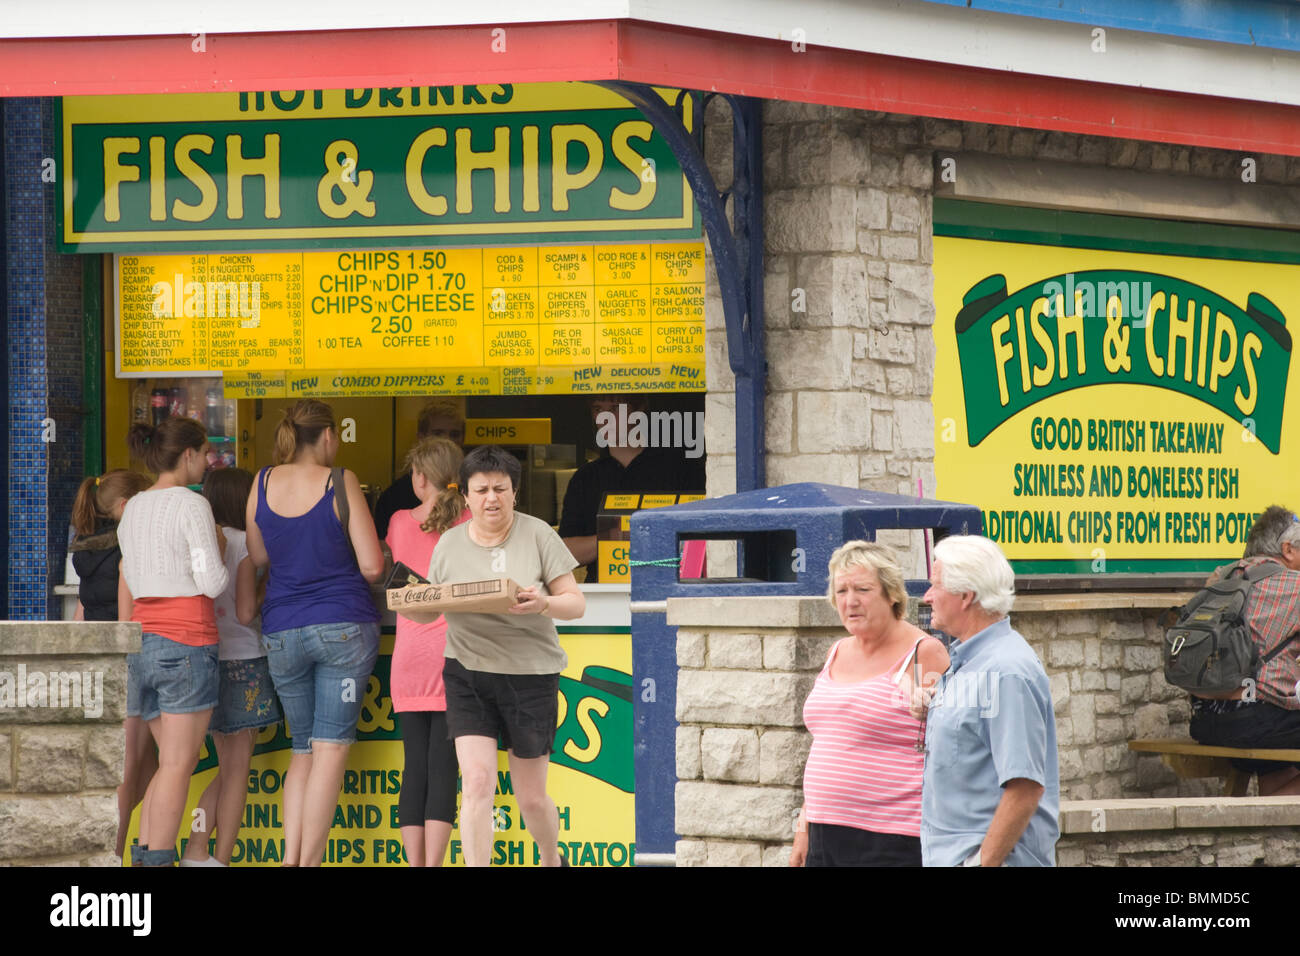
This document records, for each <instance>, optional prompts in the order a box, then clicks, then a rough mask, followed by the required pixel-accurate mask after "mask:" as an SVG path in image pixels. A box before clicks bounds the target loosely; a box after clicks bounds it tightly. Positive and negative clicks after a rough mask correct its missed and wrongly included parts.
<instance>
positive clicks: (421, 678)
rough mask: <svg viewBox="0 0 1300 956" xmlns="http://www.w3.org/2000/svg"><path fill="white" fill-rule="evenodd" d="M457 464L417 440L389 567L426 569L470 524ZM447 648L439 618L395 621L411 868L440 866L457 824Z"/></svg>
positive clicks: (402, 817) (452, 452)
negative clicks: (448, 537)
mask: <svg viewBox="0 0 1300 956" xmlns="http://www.w3.org/2000/svg"><path fill="white" fill-rule="evenodd" d="M463 460H464V455H463V454H462V453H461V450H460V448H459V447H457V446H456V445H455V444H454V443H453V442H450V441H448V440H447V439H445V438H424V439H421V440H420V442H419V443H418V444H416V446H415V447H414V448H412V449H411V452H410V454H408V455H407V456H406V467H407V469H408V470H409V471H410V472H411V486H412V487H413V488H414V489H415V494H416V497H418V498H419V499H420V506H419V507H418V508H413V509H411V510H409V511H398V512H395V513H394V514H393V516H392V518H391V519H390V521H389V523H388V536H387V538H386V539H385V540H386V542H387V544H388V547H389V550H391V551H392V552H393V560H394V561H401V562H402V563H403V564H405V565H407V566H408V567H411V568H419V569H420V570H423V569H425V568H427V567H428V566H429V561H430V559H431V558H432V557H433V548H434V545H436V544H437V543H438V539H439V537H441V535H442V533H443V532H444V531H446V530H447V529H448V528H451V527H453V526H454V525H458V524H461V523H462V522H465V521H468V520H469V512H468V511H467V510H466V508H465V499H464V498H463V497H462V496H461V493H460V487H459V485H458V483H457V476H458V475H459V474H460V465H461V462H462V461H463ZM446 646H447V622H446V621H445V620H444V619H443V618H441V617H440V618H438V619H437V620H436V621H433V622H432V623H429V624H420V623H418V622H416V621H412V620H410V619H409V618H405V617H403V616H402V615H400V614H399V615H397V640H396V643H395V644H394V646H393V661H392V670H391V681H392V698H393V710H395V711H397V713H398V714H399V715H400V717H399V719H400V727H401V733H402V749H403V752H404V755H405V758H406V766H405V769H404V770H403V771H402V790H401V794H400V796H399V797H398V800H397V815H398V826H399V827H400V828H401V831H402V843H403V845H404V846H405V847H406V859H407V861H408V862H409V863H410V864H411V866H442V859H443V856H444V855H445V854H446V852H447V841H448V840H449V839H450V838H451V828H452V824H453V823H454V822H455V820H456V773H457V769H458V768H457V764H456V745H455V744H454V743H453V742H452V741H450V740H448V739H447V692H446V689H445V688H444V687H443V683H442V662H443V651H444V649H445V648H446Z"/></svg>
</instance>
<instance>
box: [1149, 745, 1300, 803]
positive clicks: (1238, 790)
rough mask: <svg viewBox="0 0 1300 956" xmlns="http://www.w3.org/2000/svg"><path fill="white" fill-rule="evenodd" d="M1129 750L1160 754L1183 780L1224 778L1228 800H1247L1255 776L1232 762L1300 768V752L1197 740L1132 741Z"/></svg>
mask: <svg viewBox="0 0 1300 956" xmlns="http://www.w3.org/2000/svg"><path fill="white" fill-rule="evenodd" d="M1128 749H1129V750H1133V751H1136V752H1138V753H1154V754H1159V755H1160V759H1161V760H1163V761H1164V764H1165V766H1166V767H1168V768H1169V769H1170V770H1172V771H1173V772H1174V773H1175V774H1177V775H1178V778H1179V779H1180V780H1185V779H1187V778H1189V777H1222V778H1223V795H1224V796H1225V797H1244V796H1245V795H1246V788H1247V787H1248V786H1249V785H1250V778H1251V774H1250V773H1249V772H1247V771H1245V770H1238V769H1237V768H1236V767H1234V766H1233V765H1232V763H1231V758H1236V759H1237V760H1277V761H1280V762H1282V763H1294V764H1300V750H1277V749H1263V748H1254V749H1241V748H1237V747H1211V746H1208V745H1206V744H1198V743H1197V742H1196V741H1194V740H1185V739H1177V738H1161V739H1153V740H1130V741H1129V742H1128Z"/></svg>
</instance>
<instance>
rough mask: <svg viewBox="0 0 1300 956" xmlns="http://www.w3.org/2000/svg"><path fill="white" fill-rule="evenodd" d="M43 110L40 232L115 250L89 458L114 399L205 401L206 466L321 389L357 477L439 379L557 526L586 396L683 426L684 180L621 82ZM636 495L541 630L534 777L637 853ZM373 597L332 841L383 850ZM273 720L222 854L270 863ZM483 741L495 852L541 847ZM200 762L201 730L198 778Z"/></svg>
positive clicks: (690, 377)
mask: <svg viewBox="0 0 1300 956" xmlns="http://www.w3.org/2000/svg"><path fill="white" fill-rule="evenodd" d="M665 95H667V93H666V94H665ZM686 119H687V122H688V123H689V122H691V118H690V117H689V115H688V116H687V118H686ZM60 122H61V126H60V131H61V137H62V138H61V148H62V155H63V161H64V162H65V164H66V166H67V168H68V169H71V170H72V171H73V175H72V176H69V177H67V179H66V180H65V182H64V191H63V196H62V205H61V212H62V217H61V221H60V228H61V231H60V234H59V235H60V240H61V243H62V246H63V248H64V250H66V251H68V252H76V253H79V254H83V255H96V256H99V255H102V256H103V257H104V262H105V264H106V267H107V268H106V281H105V290H106V296H105V300H104V301H105V307H104V309H103V342H104V368H103V380H102V389H103V393H102V394H103V400H104V409H105V418H104V421H105V424H104V436H105V438H104V442H105V445H104V454H105V459H106V461H107V464H108V466H109V467H135V468H137V469H141V468H142V464H141V463H140V462H134V461H131V460H130V459H129V455H128V452H127V450H126V447H125V444H124V443H123V442H121V441H120V440H119V438H120V436H122V435H124V434H125V433H126V431H127V429H128V427H129V425H130V424H131V423H132V422H135V421H149V422H151V423H153V424H156V423H158V422H159V421H161V420H162V419H163V418H165V417H167V416H169V415H189V416H191V417H195V418H198V419H199V420H200V421H202V422H203V423H204V424H205V426H206V427H207V428H208V431H209V434H210V435H211V442H212V448H213V452H212V455H211V456H210V457H211V465H212V467H227V466H232V465H239V466H242V467H245V468H248V469H249V470H252V471H255V470H256V469H257V468H258V467H261V466H263V465H265V464H269V463H270V460H271V441H272V434H273V431H274V428H275V425H276V423H277V422H278V419H279V411H280V408H281V407H282V406H284V405H287V404H290V403H291V402H292V401H294V400H296V399H298V398H300V397H314V398H322V399H325V400H327V401H329V402H330V403H331V404H332V406H333V408H334V410H335V414H336V417H337V419H338V421H339V424H340V434H341V439H342V442H343V445H342V451H341V453H340V455H339V459H338V462H339V464H341V465H343V466H345V467H348V468H351V469H352V470H354V471H355V472H356V473H357V475H358V476H359V478H360V480H361V483H362V485H363V490H365V491H367V493H368V494H369V495H370V496H371V500H372V504H373V498H374V496H375V495H377V494H378V492H379V491H380V490H381V489H383V488H384V487H386V486H388V485H389V484H390V483H391V482H392V480H393V478H394V476H395V475H398V474H400V473H401V472H402V470H403V465H402V459H403V457H404V455H405V452H406V449H407V448H408V447H409V446H410V445H411V444H412V443H413V442H414V440H415V437H416V434H415V428H416V418H417V415H418V413H419V411H420V409H421V407H422V406H423V405H424V404H425V403H426V402H428V401H429V400H430V399H434V398H438V399H445V400H448V401H450V402H452V403H453V404H454V405H456V406H457V407H459V408H463V409H464V417H465V420H466V428H465V431H466V433H465V436H464V441H465V444H466V445H467V446H469V445H474V444H485V443H492V444H500V445H503V446H505V447H507V448H509V449H510V450H511V451H512V452H514V453H515V454H517V455H518V457H519V458H520V461H521V465H522V467H523V475H524V477H523V480H522V486H521V488H520V495H519V502H520V505H519V506H520V508H521V510H524V511H526V512H527V513H529V514H532V515H535V516H537V517H541V518H543V519H544V520H546V521H547V522H549V523H550V524H552V525H557V524H558V522H559V520H560V512H561V506H562V505H563V502H564V498H565V490H566V487H567V484H568V481H569V479H570V478H571V477H572V476H573V475H574V473H575V470H576V469H577V468H578V467H579V466H580V465H581V464H583V462H584V461H586V460H587V458H588V457H589V456H591V455H594V453H596V452H598V451H599V447H600V442H599V440H598V439H599V438H600V436H599V432H598V430H597V429H596V427H595V425H594V424H593V421H592V415H591V412H590V410H589V408H588V397H589V396H596V395H605V396H614V397H617V396H618V395H619V394H636V395H641V396H646V397H647V398H648V400H649V402H650V403H651V404H652V405H653V406H654V408H655V409H656V411H657V412H658V413H660V414H664V415H669V414H671V415H674V416H675V418H676V419H677V420H678V421H680V420H681V419H682V418H683V417H684V418H685V419H686V420H687V422H688V424H689V423H690V422H693V421H694V419H695V417H696V415H697V414H698V413H700V412H701V411H702V408H703V404H702V403H703V390H704V388H705V375H704V360H703V353H704V328H703V325H704V314H703V306H704V268H705V261H704V245H703V242H702V237H701V230H700V223H699V218H698V214H697V212H696V208H695V203H694V200H693V198H692V195H691V192H690V189H689V188H688V186H687V184H686V181H685V178H684V176H683V174H682V171H681V169H680V168H679V166H678V165H677V163H676V161H675V159H674V158H673V154H672V152H671V150H670V149H668V148H667V146H666V144H665V143H664V142H663V140H662V138H661V137H659V136H658V135H656V134H655V132H654V130H653V128H652V127H651V125H650V123H648V122H646V121H645V120H644V118H642V117H641V114H640V113H639V112H638V111H637V110H636V109H635V108H634V107H633V106H632V105H631V104H629V103H628V102H627V101H625V100H623V99H622V98H621V97H619V96H618V95H616V94H614V93H611V92H608V91H606V90H603V89H600V88H598V87H588V86H581V85H561V84H537V85H510V84H505V85H499V86H477V87H476V86H455V87H425V88H422V87H411V88H407V89H397V90H393V89H378V90H365V89H363V90H317V91H311V92H306V93H304V92H302V91H296V92H293V93H281V92H272V93H269V94H264V93H251V94H250V93H238V94H236V93H231V94H194V95H168V96H122V97H113V96H110V97H67V98H64V99H63V100H62V102H61V104H60ZM634 414H635V413H634ZM623 417H624V419H626V417H627V416H626V412H624V416H623ZM624 427H626V422H624ZM670 437H671V436H670ZM701 438H702V436H701ZM700 450H701V451H702V449H700ZM697 454H698V452H697ZM702 474H703V470H702V468H701V469H700V475H701V481H700V482H699V484H698V486H692V487H681V488H676V489H673V493H670V494H666V495H665V494H663V493H662V492H663V491H664V489H663V488H662V487H660V486H659V485H655V486H654V487H647V488H646V489H645V491H646V492H650V491H654V492H659V494H658V495H657V496H656V497H654V498H653V499H652V500H651V501H650V503H649V504H647V505H646V506H650V504H654V503H659V504H673V503H676V502H677V500H678V497H679V495H681V496H685V497H687V498H688V499H689V498H691V497H699V496H701V495H702V494H703V490H704V489H703V486H702ZM610 497H611V498H614V497H615V496H610ZM641 497H642V496H641V495H637V494H632V495H631V498H632V499H634V504H633V507H632V508H630V509H629V508H627V507H626V504H627V499H628V495H627V494H626V493H625V494H623V495H622V496H621V500H616V501H615V500H611V501H610V502H609V509H608V515H609V516H610V518H611V519H612V520H611V521H602V523H601V527H602V528H603V529H604V531H603V532H602V535H603V537H604V539H605V540H602V541H600V542H599V546H600V555H601V558H600V560H599V561H598V562H597V564H596V567H597V568H598V573H597V575H596V576H593V577H589V578H588V580H587V581H585V582H583V584H582V587H583V588H584V589H585V590H586V591H587V613H586V615H585V616H584V617H583V618H582V619H580V620H577V621H572V622H564V623H563V624H561V626H560V628H559V629H560V633H561V640H562V642H563V644H564V646H565V649H566V651H567V653H568V656H569V660H570V669H569V670H568V671H566V672H565V674H564V675H563V676H562V678H561V701H560V726H559V729H558V730H557V737H556V746H555V753H554V757H553V758H552V784H551V787H552V793H553V795H554V797H555V799H556V801H557V803H558V804H559V806H560V824H561V839H562V841H563V842H564V843H565V844H566V852H568V853H569V854H570V858H571V859H572V860H573V862H574V863H575V864H587V865H606V866H629V865H632V864H633V863H634V861H635V834H634V831H633V820H632V800H633V797H632V790H633V785H632V763H631V760H632V743H631V732H632V715H631V711H632V677H631V650H630V634H629V627H630V618H629V610H628V583H627V582H628V579H629V566H628V561H627V555H626V543H625V542H626V527H625V526H626V521H627V517H628V516H629V515H630V514H631V513H633V512H634V511H635V509H636V507H638V506H640V499H641ZM645 497H646V498H647V499H651V497H652V496H650V495H649V494H647V495H646V496H645ZM615 506H617V507H615ZM599 507H601V509H602V513H606V512H605V503H604V502H602V503H601V504H600V505H599ZM593 517H594V516H593ZM420 570H423V569H420ZM74 593H75V591H74ZM386 621H387V626H386V628H385V636H384V637H383V638H382V645H381V657H380V660H379V664H378V665H377V667H376V669H375V673H374V675H373V676H372V677H371V678H370V683H369V686H368V687H367V688H366V689H365V691H364V705H363V708H362V716H361V721H360V725H359V737H358V744H357V746H356V747H355V748H354V749H353V751H352V753H351V755H350V758H349V760H350V763H349V769H348V771H347V774H346V776H345V779H344V787H343V794H342V797H341V800H340V805H339V809H338V816H337V818H336V820H335V829H334V831H333V832H332V834H331V839H330V843H329V846H328V848H327V852H326V860H327V862H331V863H341V864H349V863H350V864H398V863H401V862H402V849H401V840H400V836H399V834H398V832H397V829H396V822H395V821H396V792H397V789H398V778H399V775H400V768H401V763H402V754H401V744H400V728H399V726H398V722H397V719H396V718H395V716H394V714H393V713H392V710H391V706H392V702H391V700H390V699H389V696H388V678H389V662H390V655H391V652H392V641H393V636H392V626H393V618H392V614H391V612H390V613H389V615H388V617H387V618H386ZM287 747H288V740H287V738H286V736H285V733H284V729H283V726H282V725H281V726H277V727H273V728H269V729H268V730H266V731H264V732H263V734H262V736H261V738H260V739H259V740H258V742H257V748H256V755H255V757H254V763H253V771H252V774H251V775H250V794H249V802H248V807H247V810H246V817H245V821H244V827H243V829H242V830H241V834H240V839H239V842H238V844H237V845H236V848H235V851H234V856H233V859H232V862H235V863H250V864H257V863H260V864H274V863H276V862H278V859H279V854H280V853H281V852H282V848H281V846H280V843H279V841H278V838H277V835H276V830H277V825H278V820H277V815H278V814H279V812H280V808H279V801H280V798H279V794H278V791H279V788H280V785H281V779H282V774H283V772H284V770H285V769H286V767H287V763H288V750H287ZM501 760H502V763H501V768H502V769H501V773H500V780H499V787H498V790H499V794H500V802H499V805H498V812H497V817H496V825H497V828H498V831H499V833H498V839H497V843H496V854H495V860H494V862H496V863H501V864H520V863H525V864H532V863H534V862H535V861H536V859H537V851H536V847H535V844H533V843H532V842H531V840H530V838H529V834H528V832H527V831H526V830H523V829H522V828H521V820H520V816H519V812H518V808H517V806H515V805H514V804H513V803H512V802H511V799H512V788H511V782H510V774H509V771H508V769H506V764H505V756H504V754H503V755H502V758H501ZM214 765H215V758H214V756H213V755H212V754H211V753H210V752H209V751H207V750H205V752H204V759H203V761H202V762H201V763H200V765H199V767H198V769H197V770H196V772H195V775H194V778H193V785H192V793H191V796H192V797H194V798H197V796H198V794H199V793H200V792H201V791H202V789H203V788H204V786H206V784H207V782H208V780H209V779H210V777H211V776H212V774H213V773H215V770H214V769H213V768H214ZM449 856H450V861H451V862H453V863H454V862H457V860H458V859H459V841H458V840H457V839H456V835H455V834H453V842H452V846H451V849H450V852H449Z"/></svg>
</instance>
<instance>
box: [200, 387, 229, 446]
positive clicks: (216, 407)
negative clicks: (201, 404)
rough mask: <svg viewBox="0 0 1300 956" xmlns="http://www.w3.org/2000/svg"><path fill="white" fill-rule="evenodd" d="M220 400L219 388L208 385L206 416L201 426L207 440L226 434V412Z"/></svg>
mask: <svg viewBox="0 0 1300 956" xmlns="http://www.w3.org/2000/svg"><path fill="white" fill-rule="evenodd" d="M223 404H224V403H223V402H222V399H221V386H220V385H209V386H208V394H207V405H206V406H205V408H206V414H205V416H204V419H203V426H204V427H205V428H206V429H207V430H208V437H209V438H222V437H224V436H225V434H226V410H225V408H224V407H223Z"/></svg>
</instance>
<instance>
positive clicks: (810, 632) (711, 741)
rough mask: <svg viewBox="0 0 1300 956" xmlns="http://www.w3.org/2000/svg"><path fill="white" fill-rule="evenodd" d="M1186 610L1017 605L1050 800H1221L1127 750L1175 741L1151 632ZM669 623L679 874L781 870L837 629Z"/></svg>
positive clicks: (1174, 701)
mask: <svg viewBox="0 0 1300 956" xmlns="http://www.w3.org/2000/svg"><path fill="white" fill-rule="evenodd" d="M1188 596H1189V595H1186V594H1180V593H1165V594H1149V593H1148V594H1142V593H1134V594H1093V595H1022V596H1021V597H1019V598H1018V599H1017V609H1016V610H1015V611H1013V612H1012V615H1011V621H1012V626H1013V627H1015V628H1016V629H1017V630H1018V631H1020V632H1021V633H1022V634H1023V635H1024V637H1025V638H1026V640H1027V641H1028V642H1029V643H1030V645H1031V646H1032V647H1033V649H1034V651H1035V653H1037V654H1038V656H1039V659H1040V660H1042V661H1043V663H1044V667H1045V669H1046V671H1047V673H1048V677H1049V679H1050V681H1051V688H1052V700H1053V703H1054V706H1055V716H1056V724H1057V739H1058V765H1059V768H1060V776H1061V798H1062V800H1080V801H1097V800H1105V799H1109V798H1148V799H1149V798H1157V797H1160V798H1172V797H1179V798H1182V797H1205V796H1211V795H1213V794H1216V793H1218V792H1219V788H1220V786H1221V784H1220V782H1219V781H1217V780H1215V779H1207V780H1185V781H1179V780H1177V779H1176V778H1175V777H1174V775H1173V773H1172V772H1171V771H1169V770H1168V769H1167V768H1166V767H1165V766H1164V765H1163V764H1162V763H1161V762H1160V758H1159V757H1158V756H1157V755H1154V754H1143V755H1140V756H1139V755H1138V754H1135V753H1133V752H1132V751H1130V750H1129V749H1128V741H1129V740H1131V739H1135V738H1139V737H1179V736H1186V735H1187V721H1188V718H1189V711H1188V704H1187V697H1186V695H1185V694H1183V693H1182V692H1181V691H1179V690H1177V689H1175V688H1172V687H1169V686H1168V685H1166V684H1165V682H1164V677H1163V674H1162V661H1161V651H1160V640H1161V636H1162V634H1163V630H1164V627H1163V625H1162V624H1161V623H1160V619H1161V617H1162V616H1163V615H1164V614H1165V613H1166V612H1167V611H1168V609H1169V608H1172V607H1175V606H1178V605H1181V604H1182V603H1183V602H1184V601H1185V600H1186V599H1187V597H1188ZM668 623H669V624H670V625H675V626H676V627H677V666H678V679H677V721H678V725H679V726H678V729H677V740H676V747H677V781H678V782H677V789H676V828H677V833H678V834H679V836H680V839H679V842H678V844H677V864H678V865H679V866H693V865H711V866H712V865H754V866H757V865H784V864H785V863H786V862H787V861H788V859H789V847H790V844H791V842H792V840H793V824H794V819H795V814H796V813H797V811H798V809H799V807H800V806H802V804H803V795H802V783H803V770H804V763H805V761H806V760H807V755H808V748H809V746H810V744H811V738H810V737H809V735H808V733H807V731H806V730H805V729H804V726H803V717H802V714H803V703H804V700H805V699H806V698H807V696H808V693H809V691H810V690H811V688H812V684H813V681H814V679H815V678H816V675H817V672H818V671H819V670H820V669H821V667H822V665H823V663H824V662H825V660H826V655H827V654H828V653H829V650H830V646H831V644H832V643H833V642H834V641H836V640H838V639H839V638H840V637H843V636H844V630H843V628H842V627H841V626H840V623H839V618H838V616H837V615H836V613H835V611H834V609H833V608H832V607H831V606H830V604H829V603H828V602H827V601H826V600H825V599H824V598H819V597H789V598H784V597H772V598H688V599H671V600H670V601H669V602H668ZM1190 845H1192V844H1190V843H1189V844H1188V846H1190ZM1205 845H1209V844H1205ZM1116 852H1118V851H1116ZM1125 852H1129V851H1125ZM1133 852H1146V851H1133ZM1207 852H1208V851H1207Z"/></svg>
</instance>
